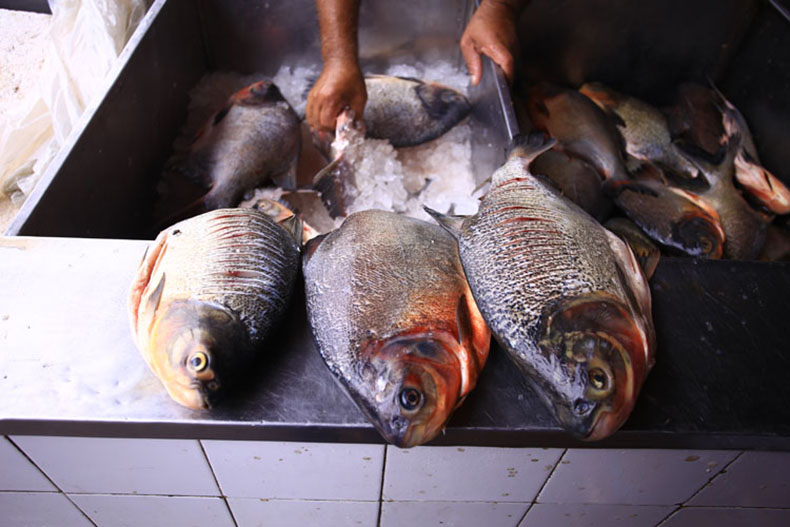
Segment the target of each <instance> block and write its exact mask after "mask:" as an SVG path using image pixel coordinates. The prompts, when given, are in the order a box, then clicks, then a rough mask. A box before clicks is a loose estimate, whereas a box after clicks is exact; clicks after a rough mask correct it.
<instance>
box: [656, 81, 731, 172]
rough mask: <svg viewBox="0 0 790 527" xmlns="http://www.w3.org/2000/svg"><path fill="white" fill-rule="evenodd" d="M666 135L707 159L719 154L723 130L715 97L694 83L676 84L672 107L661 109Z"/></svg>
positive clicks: (709, 91) (711, 92)
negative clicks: (668, 133)
mask: <svg viewBox="0 0 790 527" xmlns="http://www.w3.org/2000/svg"><path fill="white" fill-rule="evenodd" d="M664 114H665V115H666V116H667V124H668V125H669V131H670V135H671V136H672V139H673V140H674V141H676V142H677V143H680V144H683V145H686V146H691V147H693V148H695V149H699V150H700V151H702V152H704V153H705V154H706V155H708V156H713V157H715V156H718V155H719V154H721V153H722V143H721V140H722V137H724V127H723V126H722V121H721V111H720V110H719V103H718V101H717V100H716V94H715V92H713V90H711V89H710V88H708V87H706V86H703V85H701V84H698V83H695V82H686V83H683V84H680V85H679V86H678V87H677V89H676V90H675V98H674V101H673V102H672V104H671V105H670V106H669V107H667V108H665V109H664Z"/></svg>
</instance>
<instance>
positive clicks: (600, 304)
mask: <svg viewBox="0 0 790 527" xmlns="http://www.w3.org/2000/svg"><path fill="white" fill-rule="evenodd" d="M546 320H547V322H546V324H545V326H544V329H543V331H542V335H543V336H542V339H541V340H540V347H541V351H542V352H543V354H544V356H547V357H548V359H549V360H548V364H549V365H550V366H549V369H550V370H551V371H548V372H545V373H544V375H543V379H550V386H547V387H546V389H545V390H544V392H545V393H547V394H548V397H549V399H550V402H551V406H552V407H553V408H554V410H555V412H556V416H557V419H558V420H559V421H560V423H561V424H562V426H563V427H564V428H565V429H566V430H568V431H569V432H571V433H572V434H573V435H575V436H576V437H578V438H580V439H584V440H598V439H603V438H605V437H607V436H609V435H611V434H613V433H614V432H615V431H616V430H617V429H618V428H620V426H621V425H622V424H623V423H624V422H625V421H626V419H627V418H628V416H629V415H630V414H631V410H633V407H634V404H635V403H636V397H637V395H638V392H639V389H640V388H641V384H642V379H644V377H645V375H646V373H647V370H648V369H649V368H650V366H651V364H650V363H649V362H648V361H649V357H650V354H649V348H650V346H651V342H650V338H649V336H648V335H646V333H645V331H644V329H643V328H642V327H641V325H640V324H639V322H638V321H637V320H636V319H635V318H634V316H632V314H631V311H630V310H629V309H628V308H627V307H626V305H625V304H623V303H622V302H620V301H619V300H618V299H616V298H615V297H614V296H612V295H610V294H608V293H603V292H593V293H588V294H586V295H582V296H580V297H577V298H574V299H570V300H565V301H562V302H561V303H560V304H559V306H557V307H556V308H555V309H554V310H553V311H552V312H551V314H550V315H549V316H548V317H547V319H546ZM544 382H545V381H544Z"/></svg>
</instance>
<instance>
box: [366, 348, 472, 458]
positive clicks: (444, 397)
mask: <svg viewBox="0 0 790 527" xmlns="http://www.w3.org/2000/svg"><path fill="white" fill-rule="evenodd" d="M457 345H459V344H458V343H457V342H452V341H451V340H450V339H449V338H448V339H445V338H442V337H441V336H437V335H432V334H426V335H415V336H405V337H404V336H401V337H397V338H394V339H390V340H388V341H384V342H371V343H370V344H368V345H367V346H366V348H367V349H366V350H365V352H364V353H365V356H366V357H367V360H366V361H364V362H363V363H362V366H361V372H360V374H361V375H360V377H361V386H360V389H359V390H356V392H357V396H358V397H357V400H358V401H361V403H362V404H361V405H360V407H361V408H362V410H363V411H364V412H365V414H366V415H367V417H368V418H369V420H370V422H372V423H373V425H374V426H375V427H376V429H377V430H378V431H379V433H380V434H381V435H382V436H383V437H384V439H386V440H387V441H388V442H389V443H392V444H394V445H396V446H398V447H401V448H408V447H412V446H415V445H420V444H422V443H425V442H427V441H430V440H431V439H433V438H434V437H436V435H437V434H438V433H439V432H440V431H441V430H442V429H443V428H444V425H445V423H446V421H447V419H448V418H449V416H450V413H451V412H452V411H453V410H454V409H455V408H456V406H457V405H458V403H459V401H458V399H459V393H460V389H461V383H462V379H461V371H460V368H459V366H458V359H457V358H456V353H455V352H453V350H452V347H451V346H457Z"/></svg>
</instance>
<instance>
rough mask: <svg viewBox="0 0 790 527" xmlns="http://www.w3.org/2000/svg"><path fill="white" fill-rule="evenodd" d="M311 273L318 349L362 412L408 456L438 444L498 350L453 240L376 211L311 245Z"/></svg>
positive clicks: (358, 215)
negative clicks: (491, 348) (492, 347)
mask: <svg viewBox="0 0 790 527" xmlns="http://www.w3.org/2000/svg"><path fill="white" fill-rule="evenodd" d="M302 269H303V274H304V281H305V296H306V303H307V316H308V321H309V323H310V327H311V328H312V333H313V337H314V340H315V342H316V345H317V348H318V350H319V352H320V354H321V356H322V357H323V359H324V362H325V363H326V365H327V367H328V368H329V370H330V371H331V372H332V373H333V375H334V377H335V378H336V379H337V380H338V382H339V383H340V385H341V386H342V387H343V388H344V389H345V390H346V392H347V394H348V395H349V396H350V397H351V399H352V400H353V401H354V402H355V403H356V405H357V406H358V407H359V409H360V410H361V411H362V413H363V414H365V416H366V417H367V419H368V420H369V421H370V422H371V423H372V424H373V426H374V427H375V428H376V430H378V432H379V433H380V434H381V435H382V437H383V438H384V439H385V440H386V441H387V442H389V443H391V444H393V445H396V446H398V447H401V448H408V447H412V446H415V445H420V444H423V443H426V442H428V441H430V440H431V439H433V438H434V437H436V435H437V434H438V433H440V432H441V431H442V430H443V429H444V427H445V425H446V423H447V421H448V419H449V418H450V416H451V414H452V412H453V410H454V409H455V408H457V407H458V406H459V405H460V404H461V402H462V401H463V400H464V398H465V397H466V396H467V395H468V394H469V392H470V391H471V390H472V388H474V386H475V384H476V382H477V379H478V377H479V375H480V371H481V370H482V368H483V366H484V364H485V362H486V359H487V357H488V351H489V346H490V342H491V334H490V332H489V330H488V328H487V326H486V324H485V322H484V321H483V318H482V316H481V315H480V312H479V310H478V309H477V305H476V304H475V302H474V299H473V298H472V295H471V293H470V291H469V286H468V283H467V281H466V279H465V277H464V272H463V269H462V268H461V263H460V261H459V259H458V251H457V248H456V244H455V241H454V240H453V238H452V237H451V236H450V235H448V234H447V233H446V232H444V230H442V229H441V228H439V227H438V226H436V225H434V224H433V223H429V222H426V221H422V220H419V219H415V218H410V217H406V216H403V215H399V214H396V213H393V212H386V211H381V210H376V209H369V210H365V211H361V212H355V213H353V214H350V215H349V216H348V217H347V218H346V219H345V220H344V221H343V224H342V225H341V226H340V227H339V228H338V229H336V230H334V231H332V232H331V233H329V234H326V235H325V236H324V237H319V238H315V239H313V240H311V241H310V242H309V243H308V244H307V246H306V247H305V251H304V257H303V260H302Z"/></svg>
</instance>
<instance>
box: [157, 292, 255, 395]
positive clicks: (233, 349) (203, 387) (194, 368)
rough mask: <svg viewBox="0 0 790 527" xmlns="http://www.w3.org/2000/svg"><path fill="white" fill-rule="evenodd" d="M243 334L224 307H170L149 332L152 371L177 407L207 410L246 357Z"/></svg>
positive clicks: (182, 303)
mask: <svg viewBox="0 0 790 527" xmlns="http://www.w3.org/2000/svg"><path fill="white" fill-rule="evenodd" d="M248 340H249V339H248V337H247V333H246V331H245V329H244V327H243V325H242V323H241V322H240V321H239V320H238V318H237V317H236V316H235V315H233V314H232V313H231V312H230V311H228V310H227V309H225V308H224V307H221V306H218V305H214V304H208V303H205V302H196V301H176V302H173V303H171V304H170V305H169V306H168V307H167V308H166V310H165V311H164V314H163V316H161V317H159V318H158V320H157V321H156V322H155V323H154V325H153V327H152V328H151V337H150V340H149V347H150V349H151V357H152V365H151V366H152V368H153V369H154V371H155V372H156V373H157V375H158V376H159V378H160V379H161V380H162V383H163V384H164V385H165V388H167V391H168V393H169V394H170V396H171V397H172V398H173V399H174V400H175V401H176V402H178V403H180V404H182V405H184V406H186V407H188V408H192V409H195V410H198V409H207V408H211V407H212V406H214V405H215V404H216V402H217V401H218V400H219V399H220V398H221V397H222V395H223V394H224V393H225V392H226V391H227V390H226V388H227V386H228V385H232V384H233V383H232V382H230V381H231V380H232V379H233V377H234V376H235V374H236V372H238V371H243V369H244V366H246V364H247V363H248V361H249V359H250V355H251V354H250V353H249V347H250V346H249V344H248Z"/></svg>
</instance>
